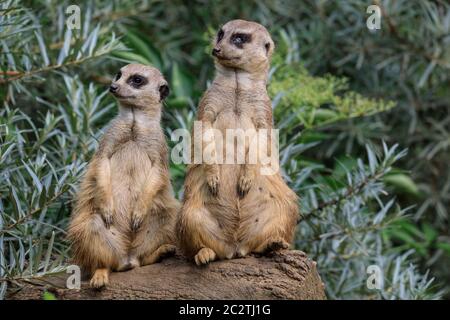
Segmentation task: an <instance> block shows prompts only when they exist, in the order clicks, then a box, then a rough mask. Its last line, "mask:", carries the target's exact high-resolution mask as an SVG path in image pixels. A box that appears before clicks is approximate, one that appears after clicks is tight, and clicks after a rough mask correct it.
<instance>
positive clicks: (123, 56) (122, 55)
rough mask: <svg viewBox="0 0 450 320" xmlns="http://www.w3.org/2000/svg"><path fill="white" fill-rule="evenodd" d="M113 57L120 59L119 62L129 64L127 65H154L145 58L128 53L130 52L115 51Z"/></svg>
mask: <svg viewBox="0 0 450 320" xmlns="http://www.w3.org/2000/svg"><path fill="white" fill-rule="evenodd" d="M112 56H113V57H116V58H119V59H118V60H121V61H124V62H127V63H133V62H137V63H142V64H145V65H152V63H151V62H150V61H148V60H147V59H146V58H145V57H143V56H141V55H139V54H136V53H133V52H128V51H114V52H113V53H112Z"/></svg>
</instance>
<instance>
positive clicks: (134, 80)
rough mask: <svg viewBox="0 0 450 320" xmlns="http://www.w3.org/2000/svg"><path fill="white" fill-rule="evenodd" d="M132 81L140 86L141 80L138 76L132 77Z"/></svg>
mask: <svg viewBox="0 0 450 320" xmlns="http://www.w3.org/2000/svg"><path fill="white" fill-rule="evenodd" d="M132 81H133V82H134V83H136V84H141V83H142V78H141V77H140V76H133V78H132Z"/></svg>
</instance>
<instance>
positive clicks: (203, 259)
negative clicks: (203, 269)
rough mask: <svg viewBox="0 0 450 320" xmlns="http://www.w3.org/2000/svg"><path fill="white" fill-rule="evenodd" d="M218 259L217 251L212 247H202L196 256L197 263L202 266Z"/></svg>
mask: <svg viewBox="0 0 450 320" xmlns="http://www.w3.org/2000/svg"><path fill="white" fill-rule="evenodd" d="M215 259H216V253H215V252H214V251H213V250H212V249H210V248H201V249H200V250H199V252H197V254H196V255H195V257H194V260H195V264H196V265H198V266H201V265H203V264H208V263H210V262H212V261H214V260H215Z"/></svg>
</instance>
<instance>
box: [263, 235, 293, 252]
mask: <svg viewBox="0 0 450 320" xmlns="http://www.w3.org/2000/svg"><path fill="white" fill-rule="evenodd" d="M288 248H289V243H287V242H286V241H285V240H283V239H281V238H274V239H269V240H267V241H266V242H264V243H263V244H262V245H261V246H259V247H258V248H256V250H255V252H256V253H262V254H267V253H270V252H274V251H279V250H284V249H288Z"/></svg>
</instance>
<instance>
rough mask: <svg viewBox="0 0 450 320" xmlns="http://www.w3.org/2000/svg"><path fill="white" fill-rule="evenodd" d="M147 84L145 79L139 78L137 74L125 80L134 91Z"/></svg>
mask: <svg viewBox="0 0 450 320" xmlns="http://www.w3.org/2000/svg"><path fill="white" fill-rule="evenodd" d="M147 82H148V81H147V79H146V78H145V77H144V76H141V75H139V74H134V75H132V76H131V77H129V78H128V80H127V83H128V84H129V85H131V86H132V87H134V88H136V89H138V88H140V87H142V86H143V85H145V84H147Z"/></svg>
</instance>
